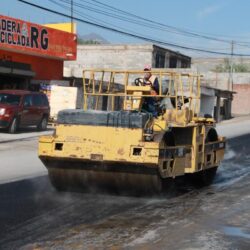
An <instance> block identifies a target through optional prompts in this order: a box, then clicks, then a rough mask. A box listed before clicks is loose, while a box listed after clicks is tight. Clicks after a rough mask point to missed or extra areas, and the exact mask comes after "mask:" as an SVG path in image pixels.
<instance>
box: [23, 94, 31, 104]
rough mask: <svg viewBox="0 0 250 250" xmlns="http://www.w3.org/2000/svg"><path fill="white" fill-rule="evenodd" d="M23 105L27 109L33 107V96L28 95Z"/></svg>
mask: <svg viewBox="0 0 250 250" xmlns="http://www.w3.org/2000/svg"><path fill="white" fill-rule="evenodd" d="M23 105H24V106H25V107H30V106H33V101H32V95H26V96H25V97H24V101H23Z"/></svg>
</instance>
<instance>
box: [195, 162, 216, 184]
mask: <svg viewBox="0 0 250 250" xmlns="http://www.w3.org/2000/svg"><path fill="white" fill-rule="evenodd" d="M217 168H218V167H213V168H209V169H206V170H202V171H200V172H198V173H195V174H193V176H192V179H193V183H194V184H195V185H196V186H198V187H205V186H209V185H210V184H212V182H213V180H214V177H215V175H216V171H217Z"/></svg>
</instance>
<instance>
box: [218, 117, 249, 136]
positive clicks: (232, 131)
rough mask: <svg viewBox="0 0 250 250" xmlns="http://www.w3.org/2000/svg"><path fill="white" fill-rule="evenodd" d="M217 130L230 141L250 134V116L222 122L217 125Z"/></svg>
mask: <svg viewBox="0 0 250 250" xmlns="http://www.w3.org/2000/svg"><path fill="white" fill-rule="evenodd" d="M216 130H217V132H218V134H219V135H220V136H226V137H227V138H228V139H230V138H234V137H238V136H241V135H245V134H250V116H239V117H235V118H232V119H230V120H225V121H222V122H220V123H218V124H217V125H216Z"/></svg>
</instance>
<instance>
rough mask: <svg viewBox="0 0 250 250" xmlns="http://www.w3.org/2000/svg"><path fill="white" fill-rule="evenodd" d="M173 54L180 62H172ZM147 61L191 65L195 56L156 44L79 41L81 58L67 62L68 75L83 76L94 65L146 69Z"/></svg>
mask: <svg viewBox="0 0 250 250" xmlns="http://www.w3.org/2000/svg"><path fill="white" fill-rule="evenodd" d="M159 58H160V59H159ZM171 58H172V59H173V58H174V59H175V61H176V64H174V65H173V64H171V60H172V59H171ZM159 62H161V63H159ZM145 64H149V65H151V66H152V67H153V68H155V67H157V68H159V67H163V68H166V67H169V66H170V64H171V65H172V67H179V68H180V67H190V64H191V58H190V57H188V56H185V55H183V54H180V53H177V52H174V51H171V50H168V49H166V48H162V47H159V46H156V45H153V44H141V45H137V44H132V45H113V44H107V45H106V44H105V45H103V44H102V45H79V46H78V47H77V60H76V61H65V63H64V77H72V76H73V77H82V70H83V69H90V68H95V69H96V68H99V69H122V70H134V69H137V70H138V69H141V70H143V68H144V65H145ZM162 64H163V65H162Z"/></svg>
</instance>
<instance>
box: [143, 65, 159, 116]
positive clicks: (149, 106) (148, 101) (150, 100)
mask: <svg viewBox="0 0 250 250" xmlns="http://www.w3.org/2000/svg"><path fill="white" fill-rule="evenodd" d="M144 72H145V74H144V78H143V85H144V86H146V85H150V86H151V95H158V94H159V82H158V78H157V77H156V76H154V75H152V73H151V66H150V65H145V66H144ZM156 105H157V99H156V97H145V99H144V103H143V105H142V109H144V110H145V111H147V112H150V113H152V114H153V116H154V117H157V115H158V114H157V107H156Z"/></svg>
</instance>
